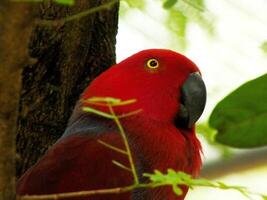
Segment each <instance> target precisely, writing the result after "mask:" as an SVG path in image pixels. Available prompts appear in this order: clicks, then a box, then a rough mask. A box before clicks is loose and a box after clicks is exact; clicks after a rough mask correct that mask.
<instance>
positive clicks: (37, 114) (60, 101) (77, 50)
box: [17, 0, 118, 176]
mask: <svg viewBox="0 0 267 200" xmlns="http://www.w3.org/2000/svg"><path fill="white" fill-rule="evenodd" d="M109 1H110V0H91V1H88V0H76V2H75V6H73V7H65V6H60V5H55V4H50V3H43V4H39V5H40V6H39V9H38V10H37V12H36V13H39V18H40V19H61V18H64V17H66V16H70V15H73V14H76V13H78V12H81V11H84V10H86V9H89V8H92V7H95V6H99V5H102V4H104V3H107V2H109ZM117 25H118V3H116V4H115V5H114V6H112V8H111V9H109V10H101V11H99V12H97V13H94V14H90V15H88V16H86V17H83V18H79V19H76V20H73V21H70V22H65V23H63V24H57V25H55V26H46V25H41V24H39V25H37V26H36V27H35V29H34V31H33V33H32V36H31V40H30V45H29V49H30V56H31V57H32V58H35V59H37V62H36V63H35V64H30V65H27V66H25V68H24V70H23V81H22V90H21V94H20V107H19V117H18V134H17V154H18V155H19V159H18V160H17V176H20V175H21V174H22V173H23V172H25V170H27V169H28V168H29V167H30V166H31V165H32V164H34V163H35V162H36V161H37V160H38V158H40V156H41V155H43V154H44V152H45V151H46V150H47V148H48V147H49V146H51V145H52V144H53V143H54V142H55V141H56V140H57V139H58V138H59V137H60V136H61V135H62V133H63V132H64V129H65V127H66V124H67V121H68V118H69V116H70V114H71V112H72V109H73V107H74V105H75V102H76V101H77V100H78V98H79V95H80V94H81V93H82V91H83V90H84V88H85V87H86V86H87V85H88V83H89V82H90V81H91V80H92V79H94V78H95V77H96V76H97V75H98V74H99V73H100V72H102V71H103V70H105V69H107V68H108V67H110V66H111V65H112V64H114V63H115V42H116V33H117Z"/></svg>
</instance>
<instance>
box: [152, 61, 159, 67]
mask: <svg viewBox="0 0 267 200" xmlns="http://www.w3.org/2000/svg"><path fill="white" fill-rule="evenodd" d="M150 65H151V66H152V67H155V66H157V65H158V63H157V61H155V60H152V61H150Z"/></svg>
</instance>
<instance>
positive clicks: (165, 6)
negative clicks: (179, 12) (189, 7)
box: [163, 0, 178, 9]
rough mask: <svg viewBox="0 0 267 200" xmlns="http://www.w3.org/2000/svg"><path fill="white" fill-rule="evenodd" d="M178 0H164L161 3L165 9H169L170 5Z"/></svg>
mask: <svg viewBox="0 0 267 200" xmlns="http://www.w3.org/2000/svg"><path fill="white" fill-rule="evenodd" d="M177 1H178V0H166V1H165V2H164V3H163V8H165V9H169V8H171V7H173V6H174V5H175V4H176V3H177Z"/></svg>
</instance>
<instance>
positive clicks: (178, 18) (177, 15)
mask: <svg viewBox="0 0 267 200" xmlns="http://www.w3.org/2000/svg"><path fill="white" fill-rule="evenodd" d="M187 22H188V18H187V17H186V16H185V15H184V14H183V13H182V12H181V11H180V10H179V9H178V8H176V7H175V6H173V7H172V8H169V9H168V16H167V18H166V21H165V23H166V26H167V27H168V29H169V30H170V31H172V32H173V33H174V37H173V38H172V41H173V43H174V44H178V46H180V48H181V50H183V49H185V48H186V39H185V37H186V27H187Z"/></svg>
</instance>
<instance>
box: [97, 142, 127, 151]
mask: <svg viewBox="0 0 267 200" xmlns="http://www.w3.org/2000/svg"><path fill="white" fill-rule="evenodd" d="M97 142H98V143H100V144H102V145H103V146H105V147H108V148H110V149H112V150H114V151H117V152H118V153H121V154H125V155H128V153H127V152H126V151H125V150H123V149H120V148H118V147H115V146H113V145H111V144H108V143H106V142H104V141H102V140H97Z"/></svg>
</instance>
